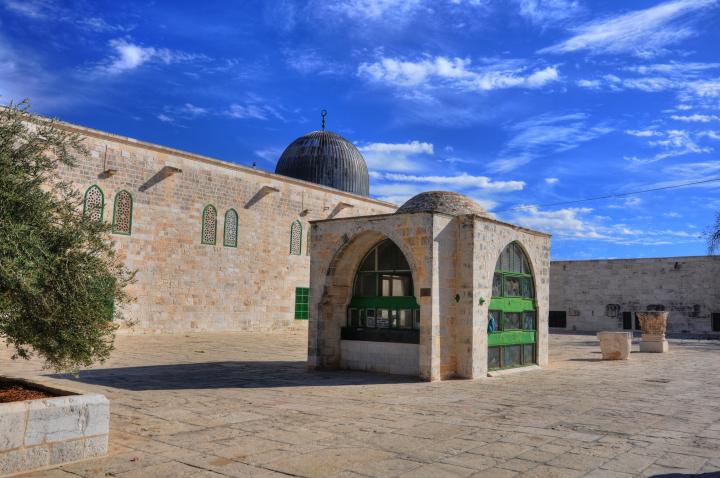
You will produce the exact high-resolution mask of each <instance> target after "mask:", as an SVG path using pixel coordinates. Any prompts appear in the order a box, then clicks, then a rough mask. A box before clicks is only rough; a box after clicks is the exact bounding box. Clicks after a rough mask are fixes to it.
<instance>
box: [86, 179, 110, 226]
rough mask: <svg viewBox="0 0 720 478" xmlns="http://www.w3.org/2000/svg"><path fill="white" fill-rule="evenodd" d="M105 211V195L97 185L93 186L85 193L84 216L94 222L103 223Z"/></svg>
mask: <svg viewBox="0 0 720 478" xmlns="http://www.w3.org/2000/svg"><path fill="white" fill-rule="evenodd" d="M104 211H105V194H104V193H103V191H102V189H100V187H99V186H98V185H97V184H93V185H92V186H90V187H89V188H87V190H86V191H85V199H84V200H83V215H85V217H88V218H89V219H90V220H92V221H98V222H99V221H102V220H103V213H104Z"/></svg>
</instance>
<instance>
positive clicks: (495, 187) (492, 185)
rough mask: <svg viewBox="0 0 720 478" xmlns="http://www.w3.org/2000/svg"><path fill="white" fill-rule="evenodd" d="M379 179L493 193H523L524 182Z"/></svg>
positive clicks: (455, 178) (462, 176)
mask: <svg viewBox="0 0 720 478" xmlns="http://www.w3.org/2000/svg"><path fill="white" fill-rule="evenodd" d="M375 177H376V178H377V179H384V180H387V181H395V182H401V183H422V184H428V185H442V186H451V187H455V188H474V189H483V190H486V191H491V192H509V191H522V190H523V189H524V188H525V182H524V181H493V180H492V179H490V178H489V177H487V176H472V175H470V174H467V173H462V174H458V175H454V176H417V175H409V174H394V173H384V174H378V175H376V176H375Z"/></svg>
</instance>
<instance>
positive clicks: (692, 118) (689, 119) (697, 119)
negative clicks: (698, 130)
mask: <svg viewBox="0 0 720 478" xmlns="http://www.w3.org/2000/svg"><path fill="white" fill-rule="evenodd" d="M671 118H672V119H674V120H676V121H682V122H685V123H709V122H711V121H717V120H720V117H718V116H715V115H701V114H697V113H696V114H693V115H687V116H681V115H672V116H671Z"/></svg>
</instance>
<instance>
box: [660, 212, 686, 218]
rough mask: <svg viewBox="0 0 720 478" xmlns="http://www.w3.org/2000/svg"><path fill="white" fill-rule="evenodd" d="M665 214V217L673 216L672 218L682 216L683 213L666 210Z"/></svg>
mask: <svg viewBox="0 0 720 478" xmlns="http://www.w3.org/2000/svg"><path fill="white" fill-rule="evenodd" d="M663 216H665V217H672V218H679V217H682V215H681V214H679V213H677V212H665V213H663Z"/></svg>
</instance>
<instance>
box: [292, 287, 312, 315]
mask: <svg viewBox="0 0 720 478" xmlns="http://www.w3.org/2000/svg"><path fill="white" fill-rule="evenodd" d="M309 315H310V289H309V288H307V287H296V288H295V320H307V319H308V317H309Z"/></svg>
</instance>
